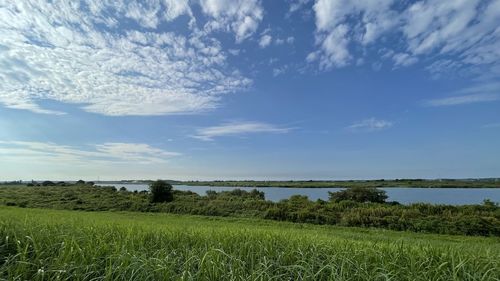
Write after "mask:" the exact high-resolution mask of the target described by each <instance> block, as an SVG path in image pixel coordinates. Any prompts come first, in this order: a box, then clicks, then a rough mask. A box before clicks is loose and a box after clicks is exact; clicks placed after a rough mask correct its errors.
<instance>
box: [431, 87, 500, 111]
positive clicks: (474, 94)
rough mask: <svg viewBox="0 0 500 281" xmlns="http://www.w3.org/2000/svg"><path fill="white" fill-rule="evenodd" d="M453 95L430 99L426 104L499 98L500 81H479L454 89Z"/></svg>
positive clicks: (447, 103)
mask: <svg viewBox="0 0 500 281" xmlns="http://www.w3.org/2000/svg"><path fill="white" fill-rule="evenodd" d="M453 94H454V95H453V96H449V97H444V98H437V99H430V100H426V101H424V102H423V104H424V105H426V106H452V105H462V104H470V103H482V102H493V101H498V100H500V83H496V82H495V83H480V84H477V85H472V86H469V87H466V88H463V89H461V90H458V91H455V92H454V93H453Z"/></svg>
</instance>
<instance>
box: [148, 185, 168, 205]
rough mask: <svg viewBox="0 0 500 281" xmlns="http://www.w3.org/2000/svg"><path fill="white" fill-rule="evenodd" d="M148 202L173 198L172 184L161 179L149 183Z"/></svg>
mask: <svg viewBox="0 0 500 281" xmlns="http://www.w3.org/2000/svg"><path fill="white" fill-rule="evenodd" d="M149 191H150V192H151V194H150V199H149V200H150V202H152V203H160V202H170V201H172V200H174V195H173V193H172V185H170V184H169V183H167V182H166V181H163V180H157V181H154V182H152V183H150V184H149Z"/></svg>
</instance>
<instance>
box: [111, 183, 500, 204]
mask: <svg viewBox="0 0 500 281" xmlns="http://www.w3.org/2000/svg"><path fill="white" fill-rule="evenodd" d="M103 185H104V184H103ZM106 185H114V186H116V188H120V187H122V186H124V187H125V188H127V190H129V191H134V190H137V191H141V190H148V185H146V184H131V183H127V184H124V183H115V184H111V183H106ZM236 188H239V189H242V190H247V191H250V190H252V189H257V190H259V191H263V192H264V193H265V196H266V199H267V200H271V201H275V202H276V201H279V200H282V199H287V198H289V197H290V196H292V195H296V194H298V195H306V196H308V197H309V199H311V200H317V199H323V200H328V192H329V191H331V192H334V191H339V190H342V188H282V187H281V188H279V187H257V188H254V187H228V186H224V187H217V186H188V185H174V189H177V190H184V191H186V190H190V191H193V192H196V193H198V194H200V195H205V194H206V192H207V190H214V191H217V192H220V191H230V190H233V189H236ZM381 189H383V190H385V191H386V192H387V196H389V198H388V201H398V202H399V203H402V204H410V203H417V202H424V203H432V204H448V205H467V204H481V203H482V202H483V200H484V199H486V198H488V199H490V200H492V201H494V202H500V188H408V187H405V188H402V187H391V188H381Z"/></svg>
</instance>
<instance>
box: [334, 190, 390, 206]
mask: <svg viewBox="0 0 500 281" xmlns="http://www.w3.org/2000/svg"><path fill="white" fill-rule="evenodd" d="M328 194H329V197H330V201H333V202H340V201H344V200H351V201H355V202H361V203H365V202H373V203H384V202H385V200H386V199H387V195H386V194H385V191H383V190H380V189H377V188H374V187H351V188H348V189H346V190H341V191H338V192H328Z"/></svg>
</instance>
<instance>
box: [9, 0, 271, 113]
mask: <svg viewBox="0 0 500 281" xmlns="http://www.w3.org/2000/svg"><path fill="white" fill-rule="evenodd" d="M207 2H210V1H207ZM249 5H250V4H244V3H240V6H242V7H248V6H249ZM238 7H239V6H238ZM246 9H247V10H248V8H246ZM214 13H215V14H218V13H220V14H223V15H228V14H231V12H227V11H215V12H214ZM241 13H243V14H241V15H244V14H245V12H241ZM259 13H261V12H259ZM237 14H238V15H240V12H237ZM182 15H186V16H188V17H191V16H192V15H191V10H190V8H189V6H188V5H187V1H170V0H164V1H159V0H158V1H155V0H150V1H145V2H141V3H140V4H139V3H137V2H130V3H128V4H126V3H124V2H121V1H111V2H106V1H94V0H87V1H84V2H82V3H80V2H78V3H76V2H70V1H69V2H68V1H63V2H57V3H51V2H16V1H12V2H8V3H7V4H5V5H3V6H2V7H0V32H1V33H2V36H1V37H0V65H1V67H0V104H3V105H4V106H7V107H10V108H17V109H25V110H31V111H33V112H37V113H56V114H60V112H57V111H51V110H48V109H45V108H43V107H42V106H41V105H40V101H43V100H54V101H58V102H63V103H72V104H76V105H78V106H80V107H81V108H83V109H84V110H86V111H89V112H94V113H99V114H105V115H116V116H119V115H164V114H182V113H195V112H200V111H204V110H208V109H212V108H215V107H216V106H217V103H218V101H219V99H220V96H221V95H223V94H226V93H230V92H235V91H238V90H241V89H244V88H246V87H247V86H248V85H249V84H250V83H251V81H250V80H249V79H247V78H245V77H242V76H241V75H240V74H238V72H237V71H235V70H234V69H230V68H229V67H228V66H227V64H226V54H225V52H224V51H223V50H222V47H221V43H220V42H219V41H217V40H216V39H214V38H211V37H208V35H206V34H204V33H203V32H198V31H197V30H196V28H193V29H192V30H191V32H190V34H189V35H187V36H185V35H178V34H175V33H172V32H162V31H159V30H156V29H155V28H156V27H157V26H158V25H159V24H160V23H161V22H163V21H171V20H174V19H176V18H177V17H180V16H182ZM234 17H235V18H236V19H239V16H234ZM125 18H128V19H130V20H132V22H133V23H135V24H136V25H137V26H134V24H127V25H122V24H121V23H120V21H121V20H124V19H125ZM243 21H245V19H243ZM238 26H239V25H238ZM235 27H236V25H235ZM144 28H146V30H147V31H145V30H144ZM237 29H239V27H238V28H237ZM250 30H251V29H247V28H243V31H242V32H240V33H238V34H239V35H237V36H239V37H241V38H242V36H243V37H244V36H248V34H249V32H250Z"/></svg>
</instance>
